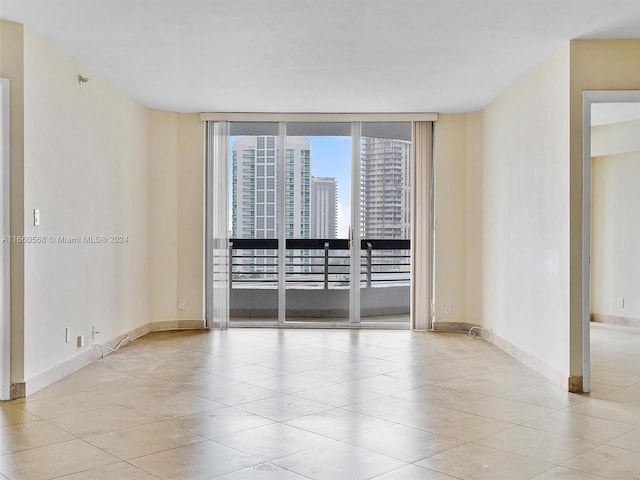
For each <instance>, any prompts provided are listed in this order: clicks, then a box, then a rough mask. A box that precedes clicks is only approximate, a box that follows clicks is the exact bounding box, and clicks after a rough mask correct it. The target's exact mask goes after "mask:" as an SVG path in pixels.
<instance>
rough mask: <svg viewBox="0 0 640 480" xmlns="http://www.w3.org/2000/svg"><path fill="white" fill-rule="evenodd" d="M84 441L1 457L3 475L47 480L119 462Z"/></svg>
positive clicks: (26, 479) (0, 470)
mask: <svg viewBox="0 0 640 480" xmlns="http://www.w3.org/2000/svg"><path fill="white" fill-rule="evenodd" d="M117 461H118V459H117V458H115V457H113V456H111V455H109V454H108V453H106V452H104V451H102V450H100V449H98V448H95V447H93V446H92V445H89V444H87V443H85V442H83V441H82V440H72V441H70V442H65V443H57V444H55V445H48V446H46V447H39V448H33V449H31V450H22V451H20V452H16V453H10V454H7V455H2V456H0V472H2V473H3V474H4V475H6V476H7V477H9V478H12V479H13V478H15V479H20V480H36V479H47V478H54V477H60V476H63V475H68V474H71V473H76V472H81V471H83V470H88V469H91V468H96V467H100V466H103V465H108V464H110V463H115V462H117Z"/></svg>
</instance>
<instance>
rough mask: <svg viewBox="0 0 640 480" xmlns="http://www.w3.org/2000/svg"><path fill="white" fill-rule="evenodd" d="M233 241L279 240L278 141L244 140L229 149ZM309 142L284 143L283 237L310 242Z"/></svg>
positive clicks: (270, 138)
mask: <svg viewBox="0 0 640 480" xmlns="http://www.w3.org/2000/svg"><path fill="white" fill-rule="evenodd" d="M232 155H233V160H232V177H233V178H232V236H233V237H234V238H277V236H278V221H279V219H278V188H277V186H278V137H276V136H247V137H242V138H240V139H238V140H236V141H234V142H233V145H232ZM310 182H311V142H310V141H309V140H308V139H306V138H303V137H288V138H287V151H286V157H285V190H284V191H285V219H284V221H285V236H286V238H309V236H310V198H309V197H310Z"/></svg>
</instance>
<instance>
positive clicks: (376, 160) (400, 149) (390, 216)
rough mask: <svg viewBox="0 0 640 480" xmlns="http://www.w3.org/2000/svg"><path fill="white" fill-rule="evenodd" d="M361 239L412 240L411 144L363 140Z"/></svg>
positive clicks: (368, 138) (406, 142) (398, 141)
mask: <svg viewBox="0 0 640 480" xmlns="http://www.w3.org/2000/svg"><path fill="white" fill-rule="evenodd" d="M361 175H362V184H361V200H362V219H361V224H360V229H361V230H360V231H361V235H362V238H371V239H408V238H410V236H411V221H410V219H411V142H409V141H405V140H397V139H388V138H372V137H363V138H362V150H361Z"/></svg>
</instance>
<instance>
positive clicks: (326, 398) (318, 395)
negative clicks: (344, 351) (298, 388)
mask: <svg viewBox="0 0 640 480" xmlns="http://www.w3.org/2000/svg"><path fill="white" fill-rule="evenodd" d="M294 396H296V397H299V398H305V399H307V400H312V401H314V402H318V403H324V404H326V405H330V406H332V407H344V406H346V405H352V404H354V403H358V402H364V401H365V400H372V399H374V398H380V397H381V396H382V395H380V394H379V393H375V392H370V391H368V390H362V389H360V388H356V387H354V386H347V385H346V384H344V383H340V384H337V385H328V386H326V387H319V388H313V389H311V390H305V391H302V392H296V393H295V394H294Z"/></svg>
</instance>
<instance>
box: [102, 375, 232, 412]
mask: <svg viewBox="0 0 640 480" xmlns="http://www.w3.org/2000/svg"><path fill="white" fill-rule="evenodd" d="M168 385H170V383H169V384H168ZM110 400H111V401H112V402H113V403H115V404H117V405H120V406H123V407H126V408H129V409H131V410H135V411H136V412H139V413H141V414H143V415H146V416H149V417H154V418H156V419H157V420H160V419H165V418H171V417H180V416H183V415H191V414H194V413H200V412H207V411H210V410H213V409H215V408H219V407H220V405H219V404H218V403H215V402H212V401H210V400H205V399H204V398H199V397H195V396H192V395H184V394H183V393H180V392H179V391H175V390H174V391H170V390H167V388H166V386H164V387H162V388H157V389H156V388H144V389H139V390H134V391H123V392H121V393H119V394H118V395H117V396H113V397H110Z"/></svg>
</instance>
